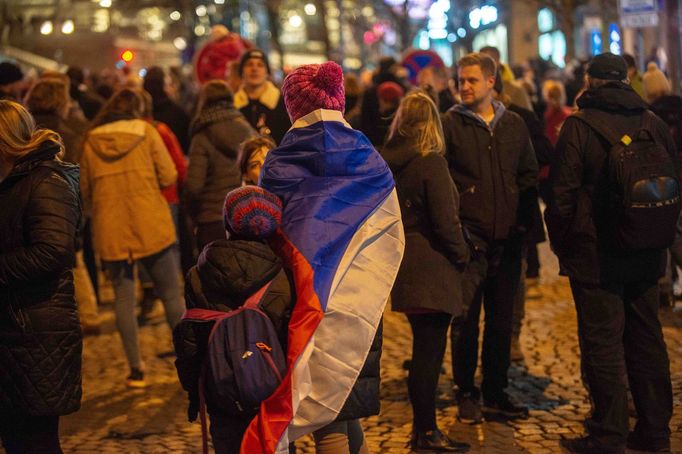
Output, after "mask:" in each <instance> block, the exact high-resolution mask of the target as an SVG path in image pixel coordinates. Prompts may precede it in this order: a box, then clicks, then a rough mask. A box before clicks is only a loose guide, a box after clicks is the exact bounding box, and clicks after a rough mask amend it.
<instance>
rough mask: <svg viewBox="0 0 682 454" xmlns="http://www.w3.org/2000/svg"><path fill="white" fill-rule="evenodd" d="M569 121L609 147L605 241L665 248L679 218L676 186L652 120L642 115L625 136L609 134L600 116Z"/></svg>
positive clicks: (586, 113)
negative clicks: (578, 123) (580, 124)
mask: <svg viewBox="0 0 682 454" xmlns="http://www.w3.org/2000/svg"><path fill="white" fill-rule="evenodd" d="M573 116H575V117H576V118H578V119H580V120H582V121H583V122H585V123H587V124H588V125H589V126H590V127H591V128H592V129H594V130H595V131H596V132H597V133H598V134H599V135H600V136H601V137H603V139H605V140H606V141H607V142H608V144H609V145H610V149H609V151H608V162H607V178H608V182H607V183H608V188H609V192H610V194H609V195H610V197H609V201H608V206H607V213H606V215H605V216H604V225H605V226H606V228H607V231H606V232H604V233H605V234H606V235H605V237H606V239H607V241H608V242H609V243H610V244H611V245H612V246H614V247H615V248H617V249H625V250H644V249H662V248H667V247H669V246H670V245H671V244H672V242H673V240H674V238H675V227H676V225H677V218H678V217H679V214H680V208H681V205H680V184H679V177H678V174H677V167H676V165H675V162H674V161H673V157H672V156H671V155H670V153H668V151H667V149H666V148H665V146H663V145H661V144H660V143H657V142H656V139H655V137H654V135H653V133H652V131H653V130H654V128H655V123H654V122H655V120H656V118H657V117H656V116H655V115H654V114H653V113H652V112H650V111H648V110H646V111H644V114H643V115H642V123H641V125H640V126H639V128H638V129H637V130H636V131H635V132H634V133H633V134H631V135H630V134H619V133H618V132H617V131H615V130H614V129H612V128H611V126H610V125H609V124H608V122H607V121H606V119H605V118H603V116H601V115H600V112H592V111H590V110H581V111H579V112H576V113H575V114H573Z"/></svg>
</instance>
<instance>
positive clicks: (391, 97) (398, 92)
mask: <svg viewBox="0 0 682 454" xmlns="http://www.w3.org/2000/svg"><path fill="white" fill-rule="evenodd" d="M404 94H405V90H404V89H403V87H401V86H400V85H399V84H397V83H395V82H391V81H388V82H382V83H380V84H379V86H378V87H377V97H378V98H379V99H380V100H382V101H384V102H387V103H395V102H398V101H400V98H402V97H403V95H404Z"/></svg>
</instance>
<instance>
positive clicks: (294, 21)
mask: <svg viewBox="0 0 682 454" xmlns="http://www.w3.org/2000/svg"><path fill="white" fill-rule="evenodd" d="M289 25H291V26H292V27H294V28H298V27H300V26H301V25H303V19H302V18H301V16H299V15H298V14H294V15H293V16H291V17H290V18H289Z"/></svg>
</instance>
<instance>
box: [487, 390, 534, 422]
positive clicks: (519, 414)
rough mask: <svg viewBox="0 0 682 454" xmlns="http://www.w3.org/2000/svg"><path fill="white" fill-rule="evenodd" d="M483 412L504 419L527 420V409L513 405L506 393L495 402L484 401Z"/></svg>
mask: <svg viewBox="0 0 682 454" xmlns="http://www.w3.org/2000/svg"><path fill="white" fill-rule="evenodd" d="M483 410H484V411H485V412H486V413H490V414H492V415H495V416H501V417H503V418H506V419H526V418H528V407H525V406H523V405H517V404H515V403H514V402H512V401H511V399H510V398H509V396H508V395H507V394H506V393H503V394H502V395H500V397H499V398H497V399H495V400H488V399H484V402H483Z"/></svg>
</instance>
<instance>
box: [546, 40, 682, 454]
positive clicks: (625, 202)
mask: <svg viewBox="0 0 682 454" xmlns="http://www.w3.org/2000/svg"><path fill="white" fill-rule="evenodd" d="M626 79H627V65H626V64H625V61H624V60H623V59H622V58H621V57H620V56H617V55H614V54H610V53H605V54H601V55H598V56H596V57H594V59H593V60H592V62H591V63H590V66H589V68H588V71H587V81H586V84H587V87H586V88H587V90H586V91H585V93H584V94H583V95H582V96H581V97H580V98H579V99H578V101H577V103H578V107H579V108H580V110H579V112H578V113H576V114H574V115H572V116H571V117H569V118H568V119H567V120H566V122H565V123H564V125H563V128H562V130H561V134H560V136H559V141H558V143H557V147H556V156H557V158H556V159H557V160H556V162H555V163H554V165H553V166H552V171H551V182H552V183H551V185H552V187H551V200H550V202H549V205H548V208H547V211H546V213H545V217H546V221H547V227H548V230H549V234H550V239H551V242H552V247H553V250H554V252H555V253H556V254H557V256H558V257H559V262H560V265H561V273H562V274H565V275H568V277H569V279H570V283H571V290H572V292H573V298H574V300H575V305H576V310H577V313H578V335H579V336H578V337H579V342H580V351H581V356H582V371H583V377H584V379H585V381H586V385H587V387H588V389H589V393H590V397H591V400H592V405H593V408H592V414H591V415H590V417H589V418H588V419H587V421H586V423H585V426H586V430H587V434H588V435H587V436H586V437H584V438H579V439H574V440H565V442H564V446H565V447H567V448H568V449H570V450H571V451H572V452H580V453H623V452H625V446H626V444H627V446H628V448H630V449H635V450H646V451H654V452H669V450H670V429H669V427H668V423H669V421H670V417H671V414H672V388H671V382H670V367H669V361H668V355H667V352H666V346H665V343H664V341H663V333H662V330H661V324H660V322H659V320H658V311H657V309H658V302H659V298H658V285H657V280H658V278H659V276H660V275H661V273H662V272H663V271H664V267H665V248H666V247H668V246H669V245H670V244H671V243H672V240H673V237H674V230H675V224H676V221H677V218H678V215H679V211H680V199H679V197H680V193H679V181H680V179H679V177H678V168H677V165H676V152H675V146H674V144H673V142H672V138H671V137H670V134H669V132H668V128H667V126H666V125H665V123H664V122H663V121H662V120H660V119H659V118H658V117H656V116H655V115H653V114H652V113H651V112H650V111H648V110H647V105H646V104H645V103H644V102H643V101H642V99H641V98H640V97H639V96H638V95H637V93H636V92H634V91H633V90H632V88H631V87H630V86H629V85H628V84H627V83H626V82H627V80H626ZM628 383H629V386H630V390H631V392H632V396H633V398H634V402H635V408H636V410H637V424H636V426H635V428H634V430H633V431H632V432H631V433H629V434H628V405H627V385H628Z"/></svg>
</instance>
